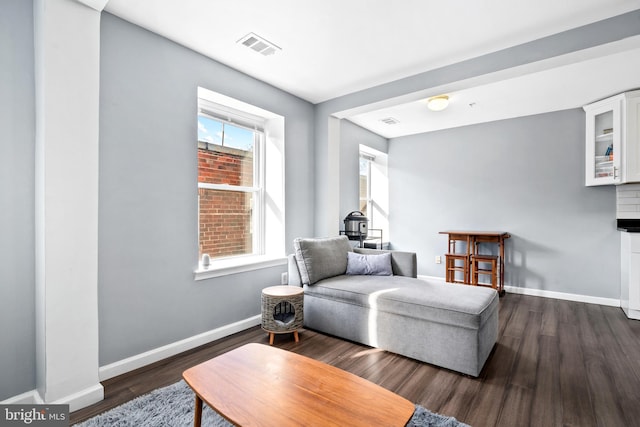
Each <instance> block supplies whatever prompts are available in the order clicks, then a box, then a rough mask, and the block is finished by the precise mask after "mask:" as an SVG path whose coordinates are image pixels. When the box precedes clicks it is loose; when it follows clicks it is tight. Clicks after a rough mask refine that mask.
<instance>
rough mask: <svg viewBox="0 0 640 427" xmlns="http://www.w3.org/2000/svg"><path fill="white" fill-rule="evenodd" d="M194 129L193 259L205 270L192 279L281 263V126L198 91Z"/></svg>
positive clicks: (273, 117)
mask: <svg viewBox="0 0 640 427" xmlns="http://www.w3.org/2000/svg"><path fill="white" fill-rule="evenodd" d="M197 124H198V142H197V144H198V145H197V152H198V248H199V251H198V256H199V259H200V260H202V258H203V255H204V254H207V255H208V256H209V257H210V259H211V265H210V266H203V265H202V264H199V267H198V269H197V270H196V279H200V278H207V277H215V276H216V275H219V274H213V275H212V274H207V275H205V276H202V277H200V276H199V273H201V272H203V271H205V270H206V271H207V272H210V271H211V270H217V269H225V268H229V267H230V266H234V268H235V266H238V265H245V264H246V265H256V264H259V263H261V262H264V261H265V260H266V259H267V258H269V259H275V258H278V259H279V260H280V259H282V258H283V257H284V255H285V254H284V191H283V187H284V167H283V164H284V137H283V135H284V118H282V117H281V116H278V115H275V114H273V113H270V112H268V111H266V110H262V109H260V108H257V107H254V106H251V105H249V104H245V103H243V102H240V101H238V100H235V99H232V98H229V97H226V96H224V95H221V94H217V93H215V92H211V91H209V90H206V89H203V88H199V89H198V114H197ZM266 164H269V165H270V166H269V170H267V168H266V167H265V165H266ZM267 182H268V184H269V185H267ZM271 265H273V264H271ZM265 266H266V265H265ZM247 269H253V268H247ZM240 271H246V270H240Z"/></svg>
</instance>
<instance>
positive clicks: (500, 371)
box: [463, 336, 520, 426]
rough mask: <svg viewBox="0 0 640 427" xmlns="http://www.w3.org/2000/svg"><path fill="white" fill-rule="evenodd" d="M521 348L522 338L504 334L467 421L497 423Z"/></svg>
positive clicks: (490, 424) (487, 368)
mask: <svg viewBox="0 0 640 427" xmlns="http://www.w3.org/2000/svg"><path fill="white" fill-rule="evenodd" d="M519 348H520V338H513V337H510V336H504V337H502V338H501V339H499V341H498V344H497V347H496V349H495V353H494V354H493V357H492V358H491V362H490V364H489V366H485V369H486V370H487V373H486V379H484V380H483V382H482V386H481V387H480V389H479V390H478V394H477V395H476V397H475V399H473V400H472V401H471V407H470V408H469V412H468V414H467V418H466V419H465V420H463V421H464V422H465V423H468V424H471V425H478V426H493V425H497V422H498V418H499V416H500V412H501V410H502V406H503V405H504V401H505V399H506V397H507V396H506V394H505V393H506V391H507V385H508V384H509V381H510V380H511V373H512V370H513V365H514V363H515V360H516V355H517V353H518V349H519Z"/></svg>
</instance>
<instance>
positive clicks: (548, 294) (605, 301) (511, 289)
mask: <svg viewBox="0 0 640 427" xmlns="http://www.w3.org/2000/svg"><path fill="white" fill-rule="evenodd" d="M504 290H505V291H506V292H508V293H511V294H522V295H531V296H534V297H544V298H553V299H561V300H566V301H575V302H584V303H587V304H598V305H607V306H610V307H620V300H619V299H614V298H602V297H592V296H589V295H578V294H568V293H564V292H555V291H547V290H542V289H530V288H520V287H517V286H505V287H504Z"/></svg>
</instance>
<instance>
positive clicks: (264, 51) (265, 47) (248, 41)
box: [238, 33, 282, 56]
mask: <svg viewBox="0 0 640 427" xmlns="http://www.w3.org/2000/svg"><path fill="white" fill-rule="evenodd" d="M238 43H241V44H243V45H244V46H246V47H248V48H250V49H253V50H255V51H256V52H258V53H259V54H261V55H264V56H270V55H273V54H274V53H276V52H277V51H279V50H282V49H281V48H279V47H278V46H276V45H275V44H273V43H271V42H270V41H268V40H266V39H263V38H262V37H260V36H259V35H257V34H255V33H249V34H247V35H246V36H244V37H243V38H241V39H240V40H238Z"/></svg>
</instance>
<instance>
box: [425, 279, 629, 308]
mask: <svg viewBox="0 0 640 427" xmlns="http://www.w3.org/2000/svg"><path fill="white" fill-rule="evenodd" d="M418 279H421V280H425V281H428V282H442V283H445V280H444V277H437V276H418ZM504 290H505V292H507V293H511V294H521V295H530V296H534V297H544V298H553V299H561V300H566V301H575V302H584V303H587V304H599V305H606V306H610V307H620V300H619V299H614V298H601V297H592V296H589V295H578V294H568V293H565V292H555V291H547V290H542V289H531V288H521V287H518V286H505V287H504Z"/></svg>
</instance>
